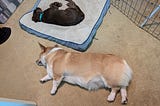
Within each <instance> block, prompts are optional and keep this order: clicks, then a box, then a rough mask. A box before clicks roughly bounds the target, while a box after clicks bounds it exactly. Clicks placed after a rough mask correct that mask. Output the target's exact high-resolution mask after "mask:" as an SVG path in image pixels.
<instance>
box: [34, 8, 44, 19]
mask: <svg viewBox="0 0 160 106" xmlns="http://www.w3.org/2000/svg"><path fill="white" fill-rule="evenodd" d="M41 13H42V10H41V8H39V7H37V8H36V9H35V10H34V12H33V16H32V21H34V22H39V21H40V18H39V16H40V14H41Z"/></svg>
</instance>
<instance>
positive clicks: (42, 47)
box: [38, 42, 46, 51]
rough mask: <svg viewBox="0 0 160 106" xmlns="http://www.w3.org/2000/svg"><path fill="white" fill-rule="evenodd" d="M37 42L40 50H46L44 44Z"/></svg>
mask: <svg viewBox="0 0 160 106" xmlns="http://www.w3.org/2000/svg"><path fill="white" fill-rule="evenodd" d="M38 44H39V46H40V48H41V50H42V51H45V50H46V47H45V46H43V45H42V44H41V43H39V42H38Z"/></svg>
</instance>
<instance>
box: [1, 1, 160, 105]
mask: <svg viewBox="0 0 160 106" xmlns="http://www.w3.org/2000/svg"><path fill="white" fill-rule="evenodd" d="M35 2H36V0H25V1H24V2H23V3H22V4H21V5H20V6H19V8H18V9H17V10H16V12H15V13H14V14H13V15H12V16H11V18H10V19H9V20H8V21H7V23H6V24H4V25H1V26H0V27H2V26H7V27H11V29H12V35H11V36H10V38H9V40H7V42H5V43H4V44H2V45H0V97H3V98H4V97H5V98H11V99H21V100H29V101H35V102H36V103H37V104H38V106H119V105H120V101H121V97H120V94H118V95H117V98H116V100H115V102H114V103H108V102H107V101H106V98H107V96H108V94H109V91H106V90H103V89H102V90H98V91H96V92H88V91H86V90H84V89H81V88H79V87H78V86H72V85H69V84H66V83H65V84H63V85H62V87H60V88H59V90H58V92H57V94H56V95H55V96H51V95H50V90H51V87H52V81H50V82H47V83H45V84H40V83H39V79H40V78H42V77H43V76H44V75H45V70H44V68H43V67H38V66H37V65H36V64H35V61H36V59H37V58H38V53H39V52H40V48H39V46H38V43H37V42H41V43H43V44H44V45H47V46H51V45H54V44H55V43H54V42H51V41H48V40H44V39H42V38H38V37H35V36H32V35H31V34H28V33H27V32H25V31H23V30H22V29H21V28H20V26H19V23H18V20H19V18H20V17H21V16H22V15H23V14H24V13H25V12H27V11H28V10H30V9H31V8H32V7H33V5H34V3H35ZM110 12H111V14H110V13H108V14H107V15H106V16H105V19H104V21H103V24H102V25H101V26H100V28H99V30H98V32H97V34H96V36H95V38H96V39H95V40H93V43H92V45H91V46H90V47H89V49H88V50H87V51H86V52H99V53H114V54H117V55H120V56H122V57H124V58H125V59H126V60H127V61H128V63H129V64H130V66H131V67H132V69H133V71H134V77H133V80H132V82H131V85H130V87H129V89H128V99H129V103H128V106H158V105H159V104H160V82H159V80H160V41H158V40H156V39H155V38H153V37H152V36H151V35H149V34H148V33H146V32H145V31H143V30H141V29H139V28H138V27H136V26H135V25H134V24H133V23H132V22H131V21H130V20H128V19H127V18H126V17H125V16H124V15H122V14H121V13H120V12H119V11H117V10H116V9H115V8H114V7H112V6H111V8H110ZM63 48H65V49H67V50H71V49H69V48H66V47H63Z"/></svg>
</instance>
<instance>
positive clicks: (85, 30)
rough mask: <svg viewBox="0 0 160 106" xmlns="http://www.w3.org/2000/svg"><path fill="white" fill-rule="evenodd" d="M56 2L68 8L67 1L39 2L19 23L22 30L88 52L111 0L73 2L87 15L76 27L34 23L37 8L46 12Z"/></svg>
mask: <svg viewBox="0 0 160 106" xmlns="http://www.w3.org/2000/svg"><path fill="white" fill-rule="evenodd" d="M55 1H58V2H61V3H62V4H63V5H62V7H60V8H61V9H65V8H66V4H67V1H65V0H37V2H36V3H35V5H34V7H33V8H32V9H31V11H29V12H27V13H26V14H24V15H23V16H22V17H21V19H20V21H19V23H20V26H21V28H22V29H24V30H25V31H27V32H29V33H31V34H34V35H36V36H38V37H41V38H45V39H48V40H51V41H54V42H57V43H59V44H62V45H64V46H67V47H70V48H73V49H75V50H78V51H85V50H87V48H88V47H89V45H90V44H91V42H92V40H93V38H94V36H95V34H96V31H97V29H98V28H99V26H100V24H101V23H102V21H103V18H104V16H105V14H106V12H107V11H108V9H109V7H110V0H73V1H74V2H75V3H76V4H77V5H78V6H79V7H80V8H81V10H82V11H83V13H84V14H85V19H84V20H83V21H82V22H81V23H79V24H77V25H74V26H58V25H53V24H46V23H42V22H37V23H35V22H33V21H32V15H33V11H34V9H36V7H40V8H41V9H42V10H45V9H46V8H48V7H49V4H51V3H53V2H55Z"/></svg>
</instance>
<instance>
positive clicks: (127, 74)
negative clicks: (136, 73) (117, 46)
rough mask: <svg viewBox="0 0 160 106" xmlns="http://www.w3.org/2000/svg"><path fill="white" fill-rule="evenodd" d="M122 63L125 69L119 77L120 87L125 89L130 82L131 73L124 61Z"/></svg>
mask: <svg viewBox="0 0 160 106" xmlns="http://www.w3.org/2000/svg"><path fill="white" fill-rule="evenodd" d="M123 62H124V65H125V67H124V71H123V74H122V77H121V81H120V86H122V87H127V86H128V85H129V82H130V81H131V80H132V75H133V71H132V69H131V68H130V66H129V65H128V64H127V62H126V61H125V60H124V61H123Z"/></svg>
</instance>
